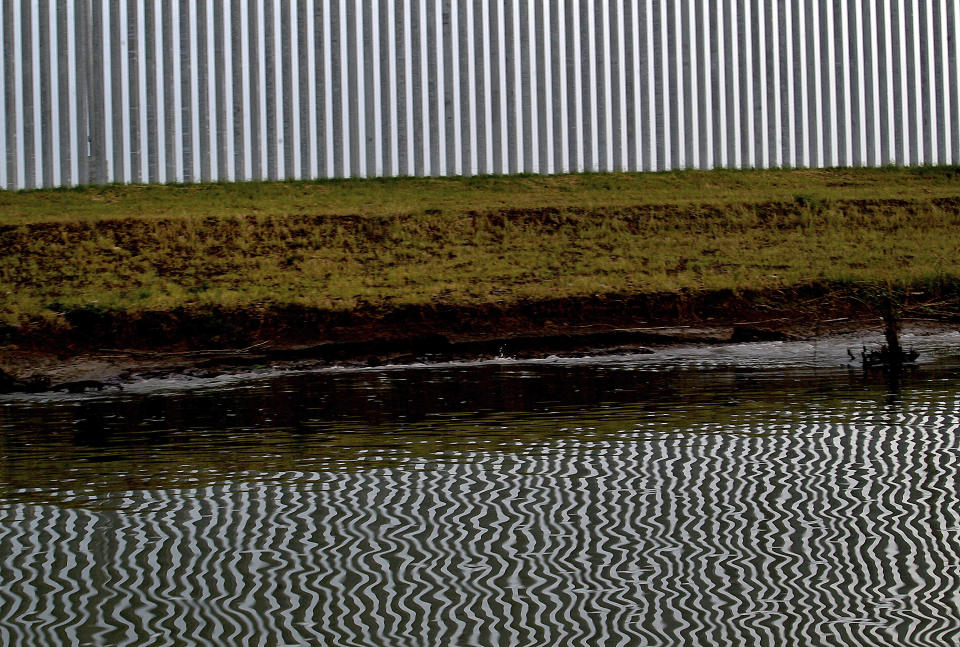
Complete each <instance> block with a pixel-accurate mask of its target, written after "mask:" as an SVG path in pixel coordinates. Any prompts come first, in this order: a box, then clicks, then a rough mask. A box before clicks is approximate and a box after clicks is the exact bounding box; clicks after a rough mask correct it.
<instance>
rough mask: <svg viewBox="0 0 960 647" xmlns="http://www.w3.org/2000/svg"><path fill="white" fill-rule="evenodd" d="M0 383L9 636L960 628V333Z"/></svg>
mask: <svg viewBox="0 0 960 647" xmlns="http://www.w3.org/2000/svg"><path fill="white" fill-rule="evenodd" d="M908 343H910V344H912V345H916V346H917V347H918V348H919V349H921V350H922V351H923V355H922V363H921V364H920V365H919V366H917V367H916V368H915V369H913V370H910V371H908V372H907V373H906V374H905V375H903V376H902V377H900V378H899V379H897V380H891V379H890V378H888V377H886V376H884V375H883V374H882V373H864V372H863V371H862V370H859V369H856V368H853V367H851V366H849V365H847V358H846V346H847V345H850V344H851V342H850V340H838V341H832V342H821V343H818V344H809V343H788V344H753V345H743V346H727V347H719V348H686V349H673V350H667V351H660V352H657V353H655V354H654V355H637V356H629V355H623V356H612V357H598V358H578V359H561V358H547V359H543V360H536V361H512V360H510V359H507V358H504V359H499V360H495V361H489V362H480V363H462V364H446V365H434V366H414V367H386V368H377V369H340V370H338V369H330V370H324V371H315V372H304V373H292V372H273V373H251V374H248V375H241V376H233V377H229V378H226V377H225V378H220V379H216V380H207V381H201V380H198V381H189V380H154V381H144V382H142V383H139V384H136V385H133V386H131V387H130V388H128V389H127V390H125V391H123V392H122V393H119V392H118V393H106V392H105V393H103V394H92V395H87V396H66V395H61V396H56V397H52V396H43V397H40V396H30V397H27V396H24V397H7V398H6V399H4V400H2V401H0V427H2V433H0V645H4V646H5V647H27V646H34V645H49V646H60V645H71V646H72V645H138V646H139V645H270V646H273V645H277V646H279V645H338V646H339V645H356V646H379V645H391V646H393V645H398V646H399V645H425V646H433V645H437V646H441V645H442V646H448V645H464V646H465V645H475V646H480V645H483V646H501V645H510V646H513V645H544V646H547V645H564V646H572V645H584V646H596V645H624V646H627V645H630V646H633V645H666V646H674V645H690V646H713V645H717V646H725V645H737V646H753V645H757V646H759V645H764V646H766V645H770V646H773V645H791V646H793V647H805V646H835V645H845V646H850V645H865V646H867V645H869V646H871V647H875V646H886V645H890V646H891V647H892V646H897V647H909V646H930V647H944V646H947V645H956V644H958V643H960V606H958V605H960V500H958V499H960V493H958V488H957V486H958V483H957V476H958V471H960V335H955V334H954V335H951V334H946V335H943V334H941V335H933V336H927V337H922V338H916V339H911V340H908Z"/></svg>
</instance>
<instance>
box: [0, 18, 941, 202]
mask: <svg viewBox="0 0 960 647" xmlns="http://www.w3.org/2000/svg"><path fill="white" fill-rule="evenodd" d="M958 14H960V0H0V24H2V31H0V50H2V52H3V66H2V71H0V96H2V97H3V101H2V103H0V124H2V128H0V140H2V142H0V144H2V146H3V150H4V151H5V152H6V157H5V163H3V164H0V187H7V188H25V187H27V188H29V187H37V186H59V185H72V184H78V183H79V184H86V183H94V184H97V183H105V182H171V181H185V182H192V181H199V180H242V179H254V178H316V177H340V176H351V175H352V176H380V175H398V174H401V175H431V174H433V175H453V174H474V173H518V172H533V173H554V172H562V171H581V170H616V169H631V170H650V169H673V168H685V167H699V168H709V167H713V166H728V167H751V166H834V165H851V166H852V165H883V164H888V163H897V164H921V163H931V164H943V163H955V162H960V131H958V129H960V114H958V111H960V85H958V79H960V57H958V55H957V43H958V40H960V17H958Z"/></svg>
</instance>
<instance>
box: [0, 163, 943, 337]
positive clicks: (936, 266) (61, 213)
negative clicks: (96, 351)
mask: <svg viewBox="0 0 960 647" xmlns="http://www.w3.org/2000/svg"><path fill="white" fill-rule="evenodd" d="M958 259H960V169H958V168H955V167H949V168H919V169H847V170H802V171H801V170H796V171H788V170H773V171H710V172H703V171H687V172H672V173H656V174H605V175H603V174H588V175H568V176H556V177H539V176H538V177H530V176H521V177H479V178H453V179H415V178H401V179H389V180H341V181H320V182H279V183H241V184H233V185H229V184H215V185H195V186H150V187H147V186H110V187H100V188H80V189H65V190H44V191H25V192H17V193H12V192H0V294H2V295H3V301H2V304H0V320H2V321H3V322H4V323H6V324H10V325H24V324H25V323H26V322H29V321H32V320H34V321H35V320H37V319H41V320H45V321H47V322H56V321H58V320H60V318H61V316H62V315H63V313H67V312H70V311H74V310H77V309H93V310H97V311H100V310H108V311H114V310H115V311H122V312H127V313H136V312H143V311H166V310H174V309H178V308H183V309H187V310H190V309H203V308H207V307H211V306H218V307H223V308H226V309H230V308H238V309H250V308H255V309H256V308H272V307H277V306H284V305H298V306H305V307H309V308H319V309H326V310H338V311H342V310H350V309H354V308H357V307H359V306H364V307H369V306H372V307H376V308H385V309H389V308H392V307H396V306H405V305H424V304H432V303H444V304H453V305H457V304H464V305H472V304H484V303H490V302H496V303H504V304H510V303H514V302H519V301H531V300H532V301H536V300H540V299H547V298H556V297H582V296H590V295H598V294H599V295H604V294H637V293H663V292H666V293H679V292H690V291H704V290H707V291H709V290H718V289H731V290H734V291H741V290H756V289H760V290H762V289H767V288H780V287H791V286H799V285H806V284H810V283H815V282H833V283H836V282H844V281H854V282H885V283H901V284H917V283H922V282H927V281H930V280H940V279H943V278H951V277H958V276H960V261H958Z"/></svg>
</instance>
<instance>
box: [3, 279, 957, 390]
mask: <svg viewBox="0 0 960 647" xmlns="http://www.w3.org/2000/svg"><path fill="white" fill-rule="evenodd" d="M904 308H905V310H904V311H905V313H906V319H905V321H906V322H907V324H908V325H912V326H914V327H917V326H922V327H925V328H934V329H942V330H956V329H960V296H958V294H957V290H956V287H955V286H948V287H943V286H941V287H940V288H936V287H934V288H929V287H928V288H925V289H917V290H913V291H909V292H907V296H906V297H904ZM65 319H66V324H65V325H60V326H55V325H52V324H49V323H44V322H33V323H30V324H27V325H24V326H21V327H18V328H13V327H8V328H6V329H3V330H0V376H2V375H3V374H5V375H6V376H7V377H10V378H13V379H14V380H17V381H26V380H30V379H34V380H38V379H39V380H40V381H41V382H42V383H48V384H49V386H50V387H54V388H56V387H62V388H63V389H64V390H84V389H85V388H88V387H96V386H97V385H98V384H99V385H102V386H112V385H122V384H123V383H124V382H128V381H132V380H136V379H140V378H143V377H157V376H170V375H178V374H182V375H193V376H214V375H218V374H222V373H225V372H230V371H237V370H241V369H248V368H251V367H266V366H290V367H310V366H323V365H330V364H354V365H368V366H375V365H379V364H385V363H410V362H416V361H424V360H428V361H443V360H450V359H468V358H482V357H493V356H497V355H501V354H503V355H508V356H514V357H535V356H546V355H550V354H566V355H576V354H588V353H589V354H594V353H597V352H617V351H624V350H630V351H634V352H636V351H638V350H640V351H641V352H642V350H643V349H644V348H651V347H665V346H672V345H677V344H691V343H693V344H724V343H734V342H749V341H769V340H800V339H810V338H815V337H822V336H827V335H831V334H838V333H846V332H851V331H860V330H863V331H866V330H879V328H880V323H879V318H878V316H877V315H876V313H875V312H874V310H873V308H872V307H871V305H870V302H869V299H868V298H864V294H863V291H862V289H861V288H857V287H855V286H836V285H823V284H816V285H808V286H802V287H797V288H790V289H778V290H767V291H752V292H751V291H747V292H738V293H733V292H730V291H718V292H703V293H695V294H690V293H687V294H633V295H629V294H626V295H622V294H607V295H595V296H587V297H581V298H570V299H556V300H545V301H536V302H523V303H515V304H483V305H449V304H442V303H437V304H431V305H428V306H420V307H407V308H393V309H378V308H374V307H369V308H364V309H358V310H354V311H349V312H332V311H323V310H311V309H305V308H296V307H282V306H278V307H265V308H249V309H241V310H221V309H215V308H214V309H208V310H204V311H187V310H173V311H170V312H143V313H136V314H127V313H118V312H109V311H100V310H77V311H73V312H70V313H67V314H66V315H65ZM85 382H89V384H86V385H84V384H83V383H85ZM71 385H74V388H70V387H71ZM0 386H2V385H0ZM7 390H8V391H9V390H22V389H7Z"/></svg>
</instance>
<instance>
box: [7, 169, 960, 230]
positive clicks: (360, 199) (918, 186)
mask: <svg viewBox="0 0 960 647" xmlns="http://www.w3.org/2000/svg"><path fill="white" fill-rule="evenodd" d="M958 183H960V167H917V168H910V169H901V168H894V167H890V168H881V169H829V170H763V171H754V170H745V171H733V170H716V171H675V172H664V173H640V174H638V173H587V174H580V175H558V176H479V177H472V178H464V177H458V178H389V179H367V180H358V179H349V180H319V181H290V182H241V183H234V184H226V183H224V184H195V185H165V186H157V185H149V186H148V185H111V186H105V187H79V188H69V189H56V190H36V191H20V192H10V191H0V225H8V224H33V223H38V222H81V221H97V220H103V219H107V218H110V219H116V218H123V219H125V218H146V219H167V218H195V217H201V216H213V217H223V216H250V215H257V216H289V215H345V214H350V215H365V216H383V215H387V216H392V215H397V214H412V213H423V212H425V211H431V210H440V211H442V212H444V213H446V214H456V213H463V212H468V211H481V212H483V211H490V210H496V209H503V208H510V209H528V208H533V207H582V208H587V209H590V208H594V207H598V206H605V207H623V206H635V205H641V204H687V203H690V202H696V203H709V204H727V203H730V202H766V201H783V200H793V199H794V198H796V197H801V198H805V199H808V200H811V201H814V202H816V201H825V200H849V199H858V198H862V197H866V196H869V197H871V198H872V199H917V198H920V197H926V198H936V197H942V196H955V195H957V184H958Z"/></svg>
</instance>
